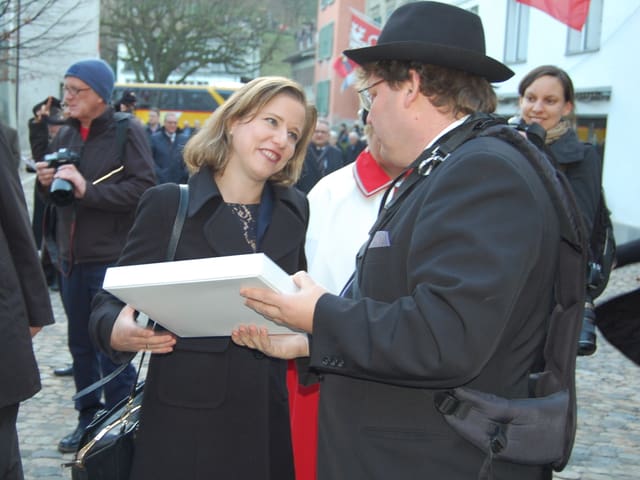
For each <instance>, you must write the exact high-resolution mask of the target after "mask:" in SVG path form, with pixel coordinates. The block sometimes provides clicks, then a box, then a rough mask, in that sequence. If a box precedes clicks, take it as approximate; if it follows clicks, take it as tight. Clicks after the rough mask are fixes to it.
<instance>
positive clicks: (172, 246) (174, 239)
mask: <svg viewBox="0 0 640 480" xmlns="http://www.w3.org/2000/svg"><path fill="white" fill-rule="evenodd" d="M188 207H189V187H188V185H180V198H179V200H178V211H177V213H176V218H175V220H174V222H173V227H172V229H171V236H170V238H169V246H168V247H167V257H166V261H167V262H170V261H172V260H173V259H174V258H175V256H176V248H177V247H178V240H180V234H181V233H182V227H183V226H184V220H185V218H186V217H187V208H188ZM155 325H156V324H155V322H153V323H152V329H153V328H155ZM146 353H147V352H142V355H141V356H140V363H139V365H138V370H137V372H136V378H135V381H134V382H133V387H132V390H131V395H130V396H131V397H133V395H134V393H135V389H136V386H137V384H138V377H139V376H140V370H141V369H142V365H143V362H144V357H145V356H146ZM134 356H135V355H134ZM129 363H131V361H128V362H125V363H123V364H122V365H120V366H119V367H118V368H116V369H115V370H114V371H113V372H111V373H110V374H109V375H107V376H105V377H102V378H101V379H100V380H98V381H97V382H95V383H92V384H91V385H89V386H88V387H86V388H83V389H82V390H80V391H79V392H78V393H76V394H75V395H74V396H73V397H71V399H72V400H74V401H75V400H77V399H78V398H81V397H84V396H85V395H87V394H89V393H91V392H93V391H95V390H97V389H98V388H100V387H102V386H103V385H106V384H107V383H109V382H110V381H111V380H113V379H114V378H116V377H117V376H118V375H120V374H121V373H122V372H123V371H124V369H125V368H127V366H128V365H129Z"/></svg>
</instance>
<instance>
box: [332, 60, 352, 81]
mask: <svg viewBox="0 0 640 480" xmlns="http://www.w3.org/2000/svg"><path fill="white" fill-rule="evenodd" d="M333 69H334V70H335V71H336V73H337V74H338V75H340V76H341V77H342V78H345V77H346V76H347V75H349V74H350V73H351V71H352V70H353V63H352V62H351V60H349V59H348V58H347V57H345V56H344V55H338V56H337V57H336V59H335V60H334V61H333Z"/></svg>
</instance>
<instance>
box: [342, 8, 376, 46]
mask: <svg viewBox="0 0 640 480" xmlns="http://www.w3.org/2000/svg"><path fill="white" fill-rule="evenodd" d="M379 35H380V27H379V26H378V25H377V23H376V22H374V21H373V20H371V19H370V18H369V17H367V16H366V15H365V14H364V13H362V12H359V11H357V10H354V9H353V8H352V9H351V30H350V31H349V48H350V49H351V48H362V47H371V46H373V45H375V44H376V43H378V36H379Z"/></svg>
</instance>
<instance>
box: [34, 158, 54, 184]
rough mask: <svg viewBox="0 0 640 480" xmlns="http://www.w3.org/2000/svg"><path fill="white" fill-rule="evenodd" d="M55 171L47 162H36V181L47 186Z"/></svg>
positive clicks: (51, 180)
mask: <svg viewBox="0 0 640 480" xmlns="http://www.w3.org/2000/svg"><path fill="white" fill-rule="evenodd" d="M55 173H56V169H55V168H51V167H50V166H49V163H48V162H36V176H37V177H38V182H40V185H42V186H43V187H49V186H50V185H51V182H53V176H54V175H55Z"/></svg>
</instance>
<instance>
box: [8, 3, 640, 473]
mask: <svg viewBox="0 0 640 480" xmlns="http://www.w3.org/2000/svg"><path fill="white" fill-rule="evenodd" d="M451 25H456V28H455V29H452V28H451ZM452 51H455V55H452ZM344 54H345V55H346V56H347V57H348V58H350V59H351V60H352V61H353V62H355V63H356V64H358V75H359V90H358V94H359V97H360V103H361V107H362V110H361V112H360V118H359V120H360V121H361V122H362V124H363V125H364V132H360V131H359V130H358V129H357V128H355V129H352V130H351V131H349V129H348V128H347V126H346V125H343V126H342V128H341V130H340V131H339V132H336V131H333V130H332V129H331V124H330V122H329V121H328V120H327V119H324V118H317V113H316V110H315V108H314V107H313V106H311V105H310V104H309V103H308V99H307V98H306V96H305V93H304V89H303V88H302V87H301V86H300V85H299V84H298V83H296V82H295V81H292V80H290V79H287V78H283V77H259V78H257V79H255V80H252V81H251V82H249V83H247V84H245V85H244V86H243V87H241V88H240V89H239V90H238V91H237V92H236V93H235V94H233V95H232V96H231V97H230V98H229V99H228V100H227V101H226V102H225V103H224V104H223V105H222V106H220V107H219V108H218V109H217V110H216V111H215V112H214V114H212V115H211V117H210V118H209V119H208V120H207V121H206V122H205V123H204V125H202V126H200V125H194V126H193V127H191V126H190V125H183V128H182V129H181V130H180V129H178V118H177V116H176V114H174V113H167V114H165V115H164V116H163V117H162V118H161V116H160V112H159V111H158V110H153V109H152V110H151V111H150V113H149V119H148V124H146V125H143V124H142V123H141V122H140V121H139V120H137V119H136V118H135V117H133V116H132V115H130V114H131V113H134V112H135V106H136V98H135V95H134V94H133V93H132V92H127V91H125V92H124V94H123V95H122V98H120V99H119V100H118V101H117V102H115V103H114V104H113V105H112V104H111V97H112V92H113V88H114V74H113V71H112V69H111V67H110V66H109V65H108V64H107V63H105V62H104V61H102V60H98V59H87V60H80V61H77V62H75V63H73V64H72V65H71V66H69V68H68V69H67V71H66V73H65V75H64V78H63V92H64V94H63V97H62V99H61V100H59V99H57V98H54V97H53V96H50V97H47V98H46V99H45V100H43V101H42V102H40V103H39V104H38V105H36V106H35V107H34V109H33V114H34V116H33V118H32V119H31V120H30V122H29V139H30V144H31V153H32V157H33V159H34V161H35V166H34V168H33V170H34V171H35V174H36V178H37V182H36V189H35V192H34V213H33V218H32V219H31V220H30V219H29V218H28V216H27V210H26V204H25V201H24V195H23V193H22V190H21V188H20V186H19V180H18V174H17V173H18V170H19V168H20V165H19V158H20V156H19V152H18V154H17V159H18V160H16V152H15V145H16V144H17V141H16V140H15V139H14V135H13V132H12V131H11V130H10V129H8V128H6V127H5V126H2V128H1V129H0V150H1V151H2V157H3V158H2V162H0V168H1V169H2V175H0V181H2V183H3V185H2V187H1V188H0V195H2V198H3V200H2V203H1V208H0V210H1V212H0V221H1V223H0V227H1V228H2V232H3V235H2V242H0V249H2V250H3V252H4V253H3V255H2V260H1V261H2V264H3V271H4V272H8V273H9V274H8V275H5V276H3V281H2V291H3V292H5V291H6V292H11V296H9V295H4V293H3V294H2V295H1V297H2V303H3V306H4V308H2V309H1V310H0V315H1V318H0V328H1V329H2V331H3V332H7V334H6V335H5V334H3V335H0V352H2V353H0V360H1V361H0V365H1V366H0V383H1V384H2V385H10V388H8V389H5V388H3V389H1V390H0V451H2V452H9V454H8V455H0V480H5V479H6V480H15V479H17V480H19V479H22V477H23V476H22V467H21V460H20V452H19V447H18V437H17V432H16V418H17V414H18V407H19V403H20V402H21V401H24V400H25V399H27V398H29V397H30V396H32V395H34V394H35V393H36V392H37V391H38V390H39V389H40V381H39V375H38V369H37V365H36V362H35V358H34V355H33V350H32V345H31V338H32V337H33V336H34V335H35V334H36V333H37V332H38V331H39V329H40V328H42V327H43V326H46V325H49V324H51V323H53V320H54V319H53V314H52V312H51V304H50V299H49V296H48V294H47V293H48V290H47V288H46V285H47V283H48V284H49V286H51V287H52V288H55V289H58V288H59V294H60V295H61V299H62V304H63V306H64V310H65V313H66V316H67V319H68V345H69V351H70V353H71V357H72V360H73V364H72V366H71V367H69V368H63V369H61V370H60V374H65V373H66V374H71V375H72V376H73V379H74V382H75V390H76V391H80V390H83V389H85V388H86V387H88V386H90V385H92V384H94V383H96V382H98V381H99V380H100V379H101V378H102V377H105V376H107V375H109V374H110V373H111V372H113V371H115V370H116V369H117V368H118V367H119V365H121V364H123V363H127V362H129V361H130V360H131V359H132V358H133V356H134V355H135V353H137V352H140V351H147V352H150V353H151V354H152V355H151V360H150V364H149V369H148V374H147V378H146V384H145V395H144V400H143V403H142V415H141V421H140V426H139V430H138V434H137V436H136V449H135V454H134V458H133V463H132V470H131V478H132V479H136V480H138V479H147V478H148V479H154V480H156V479H160V480H161V479H165V478H166V479H173V478H214V477H220V478H243V479H244V478H247V479H248V478H251V479H265V480H266V479H278V480H286V479H291V480H293V479H294V478H295V479H298V480H315V479H316V478H317V479H320V480H329V479H336V478H356V479H360V478H380V479H382V478H400V479H414V478H420V477H424V476H425V475H431V476H433V477H434V478H447V479H468V478H476V477H477V475H478V472H480V471H482V469H483V468H484V462H485V461H486V459H485V453H484V452H483V451H481V450H480V449H478V448H476V447H475V446H473V445H472V444H471V443H469V442H468V441H467V440H466V439H465V438H463V437H462V436H461V435H459V434H458V433H456V432H455V431H454V430H452V429H451V428H450V427H449V426H448V424H447V423H446V422H445V420H444V418H443V415H442V412H441V411H440V410H439V407H438V404H437V402H436V401H435V399H436V396H437V394H438V392H441V391H443V390H447V389H451V388H455V387H458V386H462V385H466V386H471V387H472V388H475V389H477V390H480V391H482V392H486V393H488V394H493V395H499V396H502V397H506V398H511V399H513V398H527V397H528V396H529V395H530V392H529V374H530V373H532V372H536V371H540V369H541V367H542V365H541V363H540V362H541V359H542V358H543V351H542V349H543V347H544V342H545V336H546V325H547V322H548V319H549V316H550V313H551V312H550V309H551V307H552V306H553V305H554V303H553V295H554V292H553V285H554V279H555V275H556V271H555V267H556V263H555V258H556V252H557V251H558V249H559V245H560V242H561V233H560V220H559V218H560V217H559V213H558V212H557V211H556V210H555V208H554V205H553V204H552V201H551V200H550V198H549V195H548V193H547V191H546V190H545V187H544V185H543V183H542V181H541V179H540V177H539V175H538V174H537V173H536V172H535V171H534V170H533V169H532V168H531V167H530V165H529V163H528V162H527V161H526V159H525V157H524V155H523V153H522V152H520V151H518V150H517V149H515V148H513V147H512V146H510V145H507V144H506V143H505V142H503V141H502V140H500V139H498V138H490V137H476V138H472V139H470V140H468V141H466V142H465V143H463V144H462V145H461V146H460V147H459V148H457V149H455V150H454V151H453V152H450V154H449V155H448V156H447V157H446V158H441V157H437V152H438V149H439V148H440V147H441V146H443V145H446V143H447V142H448V141H449V140H450V139H452V138H454V137H455V136H456V135H458V134H459V132H462V131H464V129H465V127H466V126H467V125H468V124H469V122H471V121H472V120H473V119H474V118H476V116H477V115H480V114H491V113H493V112H494V111H495V109H496V106H497V99H496V94H495V92H494V90H493V87H492V83H499V82H502V81H505V80H507V79H509V78H511V77H512V76H513V72H512V71H511V70H510V69H509V68H508V67H507V66H505V65H503V64H502V63H500V62H498V61H497V60H495V59H493V58H491V57H489V56H487V55H486V54H485V47H484V32H483V27H482V23H481V21H480V19H479V17H478V16H477V15H475V14H473V13H471V12H468V11H466V10H463V9H461V8H458V7H454V6H450V5H446V4H441V3H437V2H416V3H410V4H406V5H404V6H402V7H400V8H398V9H397V10H396V11H394V13H393V14H392V15H391V17H390V18H389V19H388V21H387V23H386V24H385V26H384V28H383V30H382V32H381V34H380V36H379V39H378V43H377V45H375V46H370V47H363V48H356V49H351V50H347V51H345V52H344ZM461 92H464V94H461ZM518 93H519V112H518V116H519V118H518V121H521V122H524V124H526V125H531V124H537V125H539V126H541V127H542V128H543V129H544V132H545V133H546V137H545V146H544V150H545V152H546V154H547V156H548V158H549V161H550V163H551V164H552V165H553V167H554V168H557V169H558V170H559V171H561V172H562V173H563V174H564V175H566V177H567V179H568V180H569V183H570V185H571V187H572V189H573V193H574V196H575V199H576V201H577V204H578V206H579V208H580V212H581V214H582V219H581V224H582V226H583V228H584V232H585V235H587V236H588V234H589V232H590V231H591V229H592V228H593V225H594V218H595V215H596V207H597V205H598V202H599V199H600V195H602V181H601V178H602V159H601V158H600V157H599V155H598V154H597V152H596V151H595V149H594V148H593V147H592V146H590V145H586V144H583V143H582V142H580V141H579V139H578V137H577V135H576V132H575V125H574V123H573V120H574V118H573V116H574V109H575V93H574V89H573V85H572V82H571V79H570V77H569V75H568V74H567V73H566V72H564V71H563V70H562V69H560V68H558V67H555V66H552V65H544V66H540V67H538V68H536V69H534V70H532V71H531V72H529V73H528V74H527V75H525V76H524V77H523V78H522V80H521V82H520V84H519V89H518ZM161 122H162V123H161ZM434 158H438V159H439V161H437V162H436V161H434ZM429 162H431V163H429ZM425 165H429V168H428V169H427V168H424V166H425ZM436 167H437V168H436ZM177 184H187V185H188V199H189V202H188V210H187V215H186V219H185V222H184V227H183V230H182V233H181V236H180V238H179V241H178V244H177V249H176V252H175V260H188V259H199V258H207V257H219V256H229V255H236V254H249V253H258V252H263V253H266V254H267V255H268V256H269V257H270V258H271V259H272V260H273V261H274V262H275V263H276V264H277V265H279V266H280V267H281V268H282V269H283V270H284V271H285V272H287V273H288V274H290V275H293V279H294V282H295V283H296V285H297V286H298V288H299V291H298V292H297V293H295V294H280V293H276V292H274V291H270V290H265V289H256V288H245V289H242V290H241V292H239V294H241V295H242V296H243V297H245V299H246V300H245V301H246V304H247V306H248V307H250V308H252V309H254V310H255V311H257V312H258V313H260V314H261V315H263V316H265V317H267V318H268V319H271V320H273V321H274V322H276V323H279V324H285V325H288V326H290V327H291V328H292V329H294V330H296V331H298V332H300V333H295V334H290V335H273V336H272V335H269V332H268V329H266V328H257V327H255V326H253V325H243V326H239V327H237V328H236V329H235V330H234V331H233V332H230V335H229V336H227V337H208V338H181V337H179V336H177V335H176V334H175V333H173V332H170V331H168V330H165V329H163V328H161V327H159V326H156V327H155V328H152V327H150V326H147V325H140V324H139V323H138V322H137V321H136V316H137V312H135V310H134V309H133V308H132V307H131V306H129V305H126V304H124V303H123V302H121V301H120V300H119V299H118V298H117V297H115V296H114V295H112V294H110V293H108V292H106V291H104V290H102V282H103V279H104V276H105V272H106V270H107V269H108V268H109V267H112V266H124V265H137V264H143V263H153V262H161V261H165V260H166V253H165V252H166V250H167V245H168V244H169V239H170V237H171V234H172V225H173V221H174V218H175V217H176V212H177V209H178V198H179V188H178V187H177ZM523 212H526V215H523ZM296 272H298V273H296ZM36 287H37V288H36ZM41 287H42V288H41ZM43 292H44V294H43ZM592 300H593V299H591V298H589V297H588V289H587V279H585V302H586V308H588V309H593V304H592ZM633 301H634V302H635V301H636V300H635V297H634V298H633ZM629 303H630V301H629V300H625V304H624V305H625V307H624V308H625V314H626V315H627V317H628V316H629V315H628V312H629V307H628V304H629ZM634 305H635V304H634ZM611 308H612V307H611ZM611 308H610V309H611ZM634 308H636V307H635V306H634ZM636 311H637V308H636ZM603 312H604V310H603ZM215 315H216V313H215V312H212V321H215ZM603 315H604V313H603ZM616 315H618V316H620V315H621V314H620V313H619V306H618V310H616ZM609 316H611V315H609ZM627 317H625V318H627ZM607 326H608V327H610V324H607ZM585 328H586V329H588V332H587V333H588V334H589V339H590V340H592V341H593V342H595V329H594V326H593V324H587V325H585ZM612 330H613V328H612ZM608 332H609V331H608ZM614 336H615V334H614ZM628 338H629V335H627V336H626V339H627V340H628ZM575 340H576V342H577V341H578V339H577V338H576V339H575ZM627 343H628V342H627ZM593 348H595V343H594V345H593ZM625 348H626V347H625ZM634 348H636V350H633V349H634ZM629 351H631V352H632V353H630V354H629V355H630V357H631V358H634V359H636V361H637V347H634V346H632V347H631V350H629ZM589 353H592V351H590V352H589ZM15 365H19V366H20V368H22V369H23V371H21V372H18V373H19V375H16V373H15V372H14V371H13V368H14V366H15ZM8 366H11V367H10V368H7V367H8ZM135 378H136V374H135V369H134V368H133V366H131V365H129V366H128V367H127V368H126V369H125V370H124V371H123V372H122V373H120V374H118V375H117V376H116V377H115V378H114V379H113V380H111V381H109V382H107V383H106V384H104V385H102V386H101V387H100V388H98V389H96V390H95V391H93V392H91V393H89V394H86V395H83V396H81V397H80V398H78V399H77V400H76V401H75V408H76V410H77V412H78V420H77V426H76V428H75V429H74V430H73V431H72V432H69V433H68V434H66V435H64V436H62V438H61V440H60V442H59V444H58V449H59V450H60V451H61V452H63V453H73V452H76V451H77V449H78V446H79V444H80V441H81V438H82V435H83V433H84V431H85V428H86V426H87V425H88V424H89V423H90V421H91V420H92V419H93V418H94V416H95V414H96V413H97V412H98V411H100V410H102V409H104V408H107V409H109V408H111V407H113V406H114V405H116V404H117V403H118V402H119V401H120V400H122V399H123V398H124V397H126V396H127V395H128V394H129V392H130V391H131V389H132V385H133V383H134V381H135ZM167 438H170V439H171V441H170V442H169V441H166V439H167ZM492 471H493V475H494V478H499V479H507V478H522V479H529V478H531V479H534V478H535V479H541V478H549V479H550V478H551V476H552V473H551V467H550V465H548V464H527V463H519V462H517V461H505V460H500V461H494V462H493V465H492Z"/></svg>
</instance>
